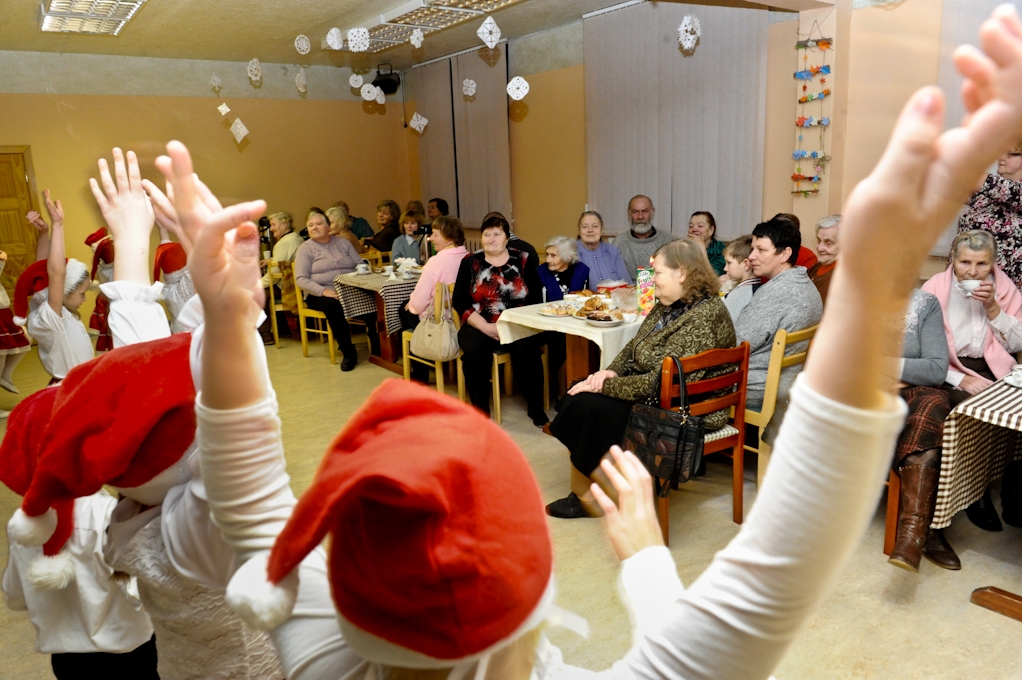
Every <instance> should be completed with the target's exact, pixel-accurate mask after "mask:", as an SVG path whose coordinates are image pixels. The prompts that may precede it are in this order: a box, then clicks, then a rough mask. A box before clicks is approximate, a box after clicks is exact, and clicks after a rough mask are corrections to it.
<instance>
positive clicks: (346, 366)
mask: <svg viewBox="0 0 1022 680" xmlns="http://www.w3.org/2000/svg"><path fill="white" fill-rule="evenodd" d="M357 364H358V357H357V356H355V353H354V352H352V353H350V354H345V355H344V359H343V360H342V361H341V370H342V371H353V370H355V366H356V365H357Z"/></svg>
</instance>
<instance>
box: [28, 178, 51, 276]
mask: <svg viewBox="0 0 1022 680" xmlns="http://www.w3.org/2000/svg"><path fill="white" fill-rule="evenodd" d="M43 196H44V197H46V199H47V200H48V199H49V197H50V190H49V189H44V190H43ZM25 218H26V219H27V220H28V223H29V224H31V225H32V226H33V227H35V230H36V242H35V260H33V262H38V261H39V260H45V259H46V258H47V257H48V256H49V254H50V225H48V224H46V220H44V219H43V218H42V215H40V214H39V213H38V212H36V211H35V210H29V211H28V214H27V215H25Z"/></svg>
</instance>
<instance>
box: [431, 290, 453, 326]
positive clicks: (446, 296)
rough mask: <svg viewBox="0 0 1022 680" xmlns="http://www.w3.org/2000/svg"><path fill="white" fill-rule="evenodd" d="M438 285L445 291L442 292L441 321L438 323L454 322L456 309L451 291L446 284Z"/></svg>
mask: <svg viewBox="0 0 1022 680" xmlns="http://www.w3.org/2000/svg"><path fill="white" fill-rule="evenodd" d="M438 285H439V286H440V287H441V288H442V289H443V290H442V292H441V296H442V297H441V298H440V321H438V323H440V322H443V321H454V309H453V303H452V302H451V289H450V288H448V287H447V285H446V284H444V283H439V284H438ZM433 318H434V320H435V319H436V317H435V316H434V317H433Z"/></svg>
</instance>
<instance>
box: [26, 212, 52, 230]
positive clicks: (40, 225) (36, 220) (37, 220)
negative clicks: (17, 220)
mask: <svg viewBox="0 0 1022 680" xmlns="http://www.w3.org/2000/svg"><path fill="white" fill-rule="evenodd" d="M25 219H27V220H28V223H29V224H31V225H32V226H33V227H35V228H36V229H38V230H39V231H42V232H48V231H49V230H50V225H48V224H46V220H44V219H43V216H42V215H40V214H39V213H38V212H36V211H35V210H29V211H28V213H26V214H25Z"/></svg>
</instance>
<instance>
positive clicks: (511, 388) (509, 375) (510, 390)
mask: <svg viewBox="0 0 1022 680" xmlns="http://www.w3.org/2000/svg"><path fill="white" fill-rule="evenodd" d="M504 392H506V393H507V396H509V397H510V396H511V395H512V394H514V393H515V379H514V371H512V370H511V362H510V361H509V362H507V363H506V364H504Z"/></svg>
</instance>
